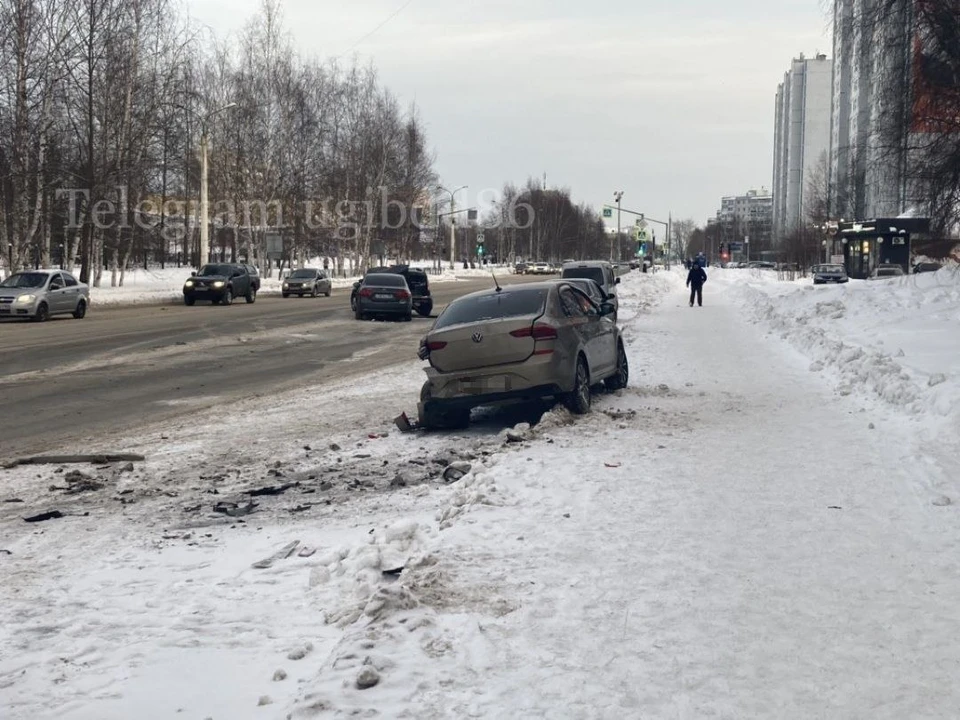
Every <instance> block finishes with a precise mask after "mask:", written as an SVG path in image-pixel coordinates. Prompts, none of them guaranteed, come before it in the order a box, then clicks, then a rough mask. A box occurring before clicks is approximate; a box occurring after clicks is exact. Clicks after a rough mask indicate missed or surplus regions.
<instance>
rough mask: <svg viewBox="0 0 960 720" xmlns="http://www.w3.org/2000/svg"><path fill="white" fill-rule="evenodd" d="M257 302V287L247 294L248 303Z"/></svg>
mask: <svg viewBox="0 0 960 720" xmlns="http://www.w3.org/2000/svg"><path fill="white" fill-rule="evenodd" d="M256 301H257V289H256V288H255V287H252V288H250V291H249V292H248V293H247V302H248V303H255V302H256Z"/></svg>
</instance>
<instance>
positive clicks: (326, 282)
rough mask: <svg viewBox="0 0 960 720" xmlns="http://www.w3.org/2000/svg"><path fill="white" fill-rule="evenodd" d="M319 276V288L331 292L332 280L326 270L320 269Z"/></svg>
mask: <svg viewBox="0 0 960 720" xmlns="http://www.w3.org/2000/svg"><path fill="white" fill-rule="evenodd" d="M320 277H321V278H322V280H321V281H320V289H321V291H322V292H324V293H329V292H332V291H333V281H332V280H330V276H329V275H328V274H327V271H326V270H321V271H320Z"/></svg>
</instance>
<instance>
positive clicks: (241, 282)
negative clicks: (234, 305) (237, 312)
mask: <svg viewBox="0 0 960 720" xmlns="http://www.w3.org/2000/svg"><path fill="white" fill-rule="evenodd" d="M249 291H250V274H249V273H248V272H247V269H246V268H245V267H244V266H243V265H239V266H236V267H234V269H233V295H234V297H242V296H244V295H246V294H247V293H248V292H249Z"/></svg>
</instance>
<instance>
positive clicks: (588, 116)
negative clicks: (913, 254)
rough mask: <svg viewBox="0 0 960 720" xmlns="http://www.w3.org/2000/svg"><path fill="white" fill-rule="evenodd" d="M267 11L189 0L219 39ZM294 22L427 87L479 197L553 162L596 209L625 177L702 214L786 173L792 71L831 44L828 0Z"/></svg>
mask: <svg viewBox="0 0 960 720" xmlns="http://www.w3.org/2000/svg"><path fill="white" fill-rule="evenodd" d="M258 7H259V0H189V8H190V13H191V15H192V16H193V17H194V19H195V20H197V21H199V22H201V23H203V24H206V25H209V26H210V27H211V28H213V30H214V31H216V33H217V34H218V35H219V36H221V37H226V36H228V35H230V34H231V33H235V32H236V31H238V30H239V29H240V28H241V27H242V26H243V25H244V24H245V22H246V21H247V20H248V19H249V17H250V16H252V15H254V14H255V13H256V11H257V8H258ZM401 8H402V9H401ZM398 10H400V12H398V13H397V11H398ZM394 13H397V14H396V15H395V16H394V17H393V18H392V19H390V20H389V21H388V22H386V24H384V25H383V26H382V27H381V28H380V29H379V30H377V31H376V32H373V34H370V33H371V31H373V30H374V29H375V28H377V27H378V26H379V25H381V23H384V21H387V20H388V18H390V17H391V15H393V14H394ZM284 18H285V25H286V26H287V27H288V28H289V30H290V32H291V35H292V37H293V38H294V40H295V42H296V44H297V45H298V47H299V48H300V49H301V51H302V52H303V53H304V54H306V55H315V56H319V57H328V56H338V55H346V56H347V58H349V57H352V56H353V55H354V54H356V55H357V56H358V57H359V59H360V60H361V62H366V61H368V60H372V61H373V62H374V63H375V65H376V66H377V68H378V70H379V72H380V75H381V77H382V79H383V83H384V85H385V86H387V87H389V88H390V89H391V90H392V91H393V92H394V93H396V94H397V95H398V96H399V98H400V100H401V102H402V103H404V104H406V103H408V102H410V101H416V103H417V105H418V106H419V108H420V113H421V116H422V118H423V120H424V121H425V123H426V125H427V128H428V132H429V134H430V140H431V144H432V146H433V148H434V150H435V151H436V154H437V169H438V171H439V173H440V175H441V178H442V181H443V182H444V183H445V184H446V185H447V186H448V187H451V188H452V187H456V186H459V185H469V186H470V189H469V192H470V193H471V197H470V201H471V203H475V202H476V194H477V193H478V192H479V191H481V190H483V189H485V188H494V189H496V188H500V187H501V186H502V185H503V183H504V182H505V181H513V182H515V183H517V184H522V183H523V182H525V181H526V179H527V177H529V176H535V177H541V176H542V174H543V173H546V176H547V184H548V185H549V186H562V187H568V188H570V190H571V191H572V192H573V195H574V197H575V199H577V200H578V201H579V200H584V201H587V202H590V203H593V204H594V205H595V206H597V207H598V208H599V206H601V205H602V204H603V203H608V202H610V203H612V202H613V192H614V191H615V190H623V191H624V196H623V207H624V208H630V209H634V210H637V211H640V212H645V213H646V214H648V215H650V216H651V217H655V218H659V217H660V216H663V218H664V219H665V217H666V215H667V213H668V212H672V213H673V216H674V218H677V217H692V218H694V219H695V220H696V221H697V222H698V223H703V222H705V220H706V218H707V217H708V216H710V215H713V214H714V213H715V212H716V209H717V208H718V207H719V203H720V197H721V196H722V195H730V194H739V193H742V192H745V191H747V190H749V189H750V188H753V187H760V186H763V187H767V188H769V187H770V184H771V177H772V172H773V170H772V155H773V106H774V95H775V93H776V87H777V83H779V82H781V81H782V79H783V73H784V72H785V71H786V70H787V68H788V67H789V63H790V60H791V58H792V57H795V56H797V55H799V54H800V53H801V52H803V53H805V54H806V55H807V56H812V55H814V54H815V53H816V52H817V51H820V52H823V53H827V54H828V55H829V54H830V51H831V42H830V32H829V27H828V23H827V17H826V15H825V13H824V10H823V6H822V5H821V0H776V2H764V1H763V0H726V2H716V0H671V1H670V2H664V1H663V0H606V1H605V2H593V3H591V2H585V1H584V0H475V1H474V2H466V1H464V0H444V1H442V2H441V0H285V3H284ZM365 36H367V37H366V39H363V38H364V37H365ZM464 199H465V198H464V194H463V193H461V194H460V195H458V204H461V206H462V202H463V201H464Z"/></svg>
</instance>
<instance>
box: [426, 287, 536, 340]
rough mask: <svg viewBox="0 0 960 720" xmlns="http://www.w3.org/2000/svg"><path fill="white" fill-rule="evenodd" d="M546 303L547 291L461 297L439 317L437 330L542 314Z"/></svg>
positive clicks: (519, 291) (511, 291)
mask: <svg viewBox="0 0 960 720" xmlns="http://www.w3.org/2000/svg"><path fill="white" fill-rule="evenodd" d="M546 300H547V290H545V289H540V290H533V289H529V290H506V291H503V292H499V293H490V294H489V295H480V296H478V297H468V298H462V299H461V300H455V301H454V302H452V303H450V305H449V306H448V307H447V309H446V310H444V311H443V314H441V315H440V317H439V318H437V323H436V325H434V329H437V330H439V329H440V328H445V327H449V326H451V325H462V324H464V323H471V322H478V321H480V320H501V319H503V318H509V317H519V316H521V315H539V314H540V313H542V312H543V306H544V303H545V302H546Z"/></svg>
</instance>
